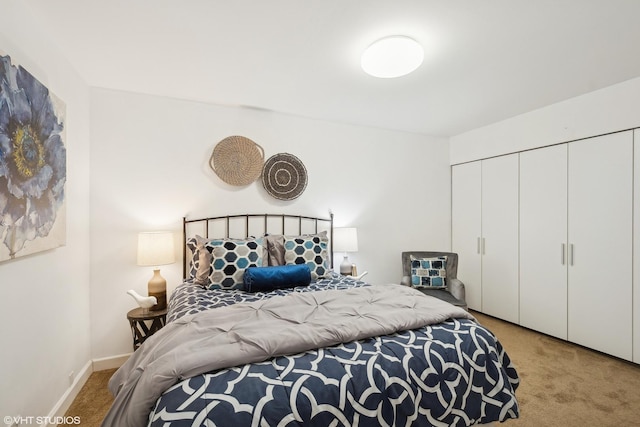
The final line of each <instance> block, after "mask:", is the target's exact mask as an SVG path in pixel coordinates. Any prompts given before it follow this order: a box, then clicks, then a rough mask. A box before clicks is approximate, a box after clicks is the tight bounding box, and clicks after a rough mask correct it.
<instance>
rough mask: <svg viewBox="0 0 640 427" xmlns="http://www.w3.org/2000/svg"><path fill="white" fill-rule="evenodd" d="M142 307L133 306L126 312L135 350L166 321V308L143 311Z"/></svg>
mask: <svg viewBox="0 0 640 427" xmlns="http://www.w3.org/2000/svg"><path fill="white" fill-rule="evenodd" d="M144 310H145V309H143V308H142V307H138V308H134V309H133V310H131V311H129V312H128V313H127V319H129V325H131V333H132V334H133V350H134V351H135V350H137V349H138V347H140V346H141V345H142V343H143V342H145V341H146V339H147V338H149V337H150V336H151V335H153V334H154V333H156V332H158V331H159V330H160V329H162V327H163V326H164V325H165V323H166V321H167V309H166V308H165V309H164V310H158V311H149V312H147V313H145V312H144Z"/></svg>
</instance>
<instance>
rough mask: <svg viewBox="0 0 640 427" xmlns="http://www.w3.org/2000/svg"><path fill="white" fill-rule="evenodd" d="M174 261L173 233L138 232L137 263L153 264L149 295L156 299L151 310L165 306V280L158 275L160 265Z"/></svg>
mask: <svg viewBox="0 0 640 427" xmlns="http://www.w3.org/2000/svg"><path fill="white" fill-rule="evenodd" d="M175 261H176V258H175V248H174V242H173V233H171V232H169V231H153V232H144V233H139V234H138V265H141V266H154V269H153V277H152V278H151V280H149V284H148V292H149V296H154V297H156V298H157V299H158V303H157V304H156V305H154V306H153V307H151V311H157V310H164V309H165V308H167V281H166V280H165V279H164V277H162V276H161V275H160V268H158V266H160V265H166V264H173V263H174V262H175Z"/></svg>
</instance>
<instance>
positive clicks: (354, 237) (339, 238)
mask: <svg viewBox="0 0 640 427" xmlns="http://www.w3.org/2000/svg"><path fill="white" fill-rule="evenodd" d="M333 250H334V251H335V252H358V229H356V228H353V227H344V228H334V229H333Z"/></svg>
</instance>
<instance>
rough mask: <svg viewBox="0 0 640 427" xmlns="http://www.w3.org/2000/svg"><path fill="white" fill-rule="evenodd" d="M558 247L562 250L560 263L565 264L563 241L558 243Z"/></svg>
mask: <svg viewBox="0 0 640 427" xmlns="http://www.w3.org/2000/svg"><path fill="white" fill-rule="evenodd" d="M560 248H561V250H562V251H561V252H560V263H561V264H562V265H564V264H565V259H564V250H565V244H564V243H562V244H561V245H560Z"/></svg>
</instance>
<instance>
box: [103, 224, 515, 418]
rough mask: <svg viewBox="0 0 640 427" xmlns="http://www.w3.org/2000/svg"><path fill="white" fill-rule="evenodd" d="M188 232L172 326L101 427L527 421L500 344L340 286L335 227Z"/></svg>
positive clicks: (140, 359) (387, 293)
mask: <svg viewBox="0 0 640 427" xmlns="http://www.w3.org/2000/svg"><path fill="white" fill-rule="evenodd" d="M194 226H195V228H196V230H198V231H196V230H194ZM183 230H184V233H183V234H184V236H185V237H184V245H185V259H184V263H183V265H184V273H185V274H184V276H185V280H184V283H182V284H180V285H179V286H177V287H176V289H175V290H174V292H173V293H172V296H171V298H170V302H169V312H168V317H167V325H166V326H165V327H164V328H163V329H161V330H160V331H159V332H157V333H156V334H154V335H153V336H152V337H150V338H149V339H148V340H147V341H145V343H144V344H143V345H142V346H141V347H140V348H139V349H138V350H136V352H135V353H134V354H133V355H132V357H131V358H130V359H129V360H128V361H127V362H126V363H125V364H124V365H123V366H122V367H121V368H120V369H119V370H118V371H117V372H116V373H115V374H114V376H113V377H112V379H111V380H110V383H109V388H110V390H111V391H112V393H113V394H114V396H115V401H114V404H113V406H112V407H111V409H110V411H109V413H108V414H107V416H106V417H105V419H104V421H103V425H104V426H141V425H145V424H147V425H149V426H202V425H206V426H231V425H234V426H260V427H264V426H274V427H275V426H282V427H285V426H302V425H313V426H467V425H473V424H486V423H491V422H495V421H505V420H508V419H510V418H517V417H518V415H519V408H518V402H517V399H516V397H515V390H516V388H517V387H518V384H519V378H518V375H517V372H516V370H515V368H514V366H513V365H512V363H511V361H510V359H509V356H508V355H507V353H506V352H505V351H504V349H503V347H502V345H501V344H500V342H498V340H497V339H496V337H495V336H494V335H493V334H492V333H491V332H490V331H489V330H487V329H486V328H484V327H482V326H481V325H479V324H478V323H477V322H476V321H475V319H474V318H473V316H472V315H470V314H469V313H468V312H466V311H465V310H463V309H460V308H459V307H454V306H452V305H450V304H448V303H445V302H443V301H440V300H437V299H435V298H433V297H428V296H426V295H424V294H422V293H420V292H418V291H416V290H415V289H412V288H411V287H407V286H400V285H392V284H388V285H387V284H385V285H373V284H369V283H365V282H363V281H361V280H356V279H355V278H352V277H348V276H341V275H339V274H336V273H334V272H333V271H332V266H333V265H332V264H333V263H332V259H333V256H332V252H333V251H332V235H333V216H332V215H330V217H329V218H318V217H307V216H292V215H269V214H267V215H263V214H259V215H233V216H225V217H211V218H202V219H195V220H187V219H185V220H184V227H183ZM274 230H275V231H274ZM196 235H197V236H196ZM209 236H222V237H214V238H212V237H209ZM229 236H240V237H236V238H230V237H229ZM255 236H257V237H255Z"/></svg>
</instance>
